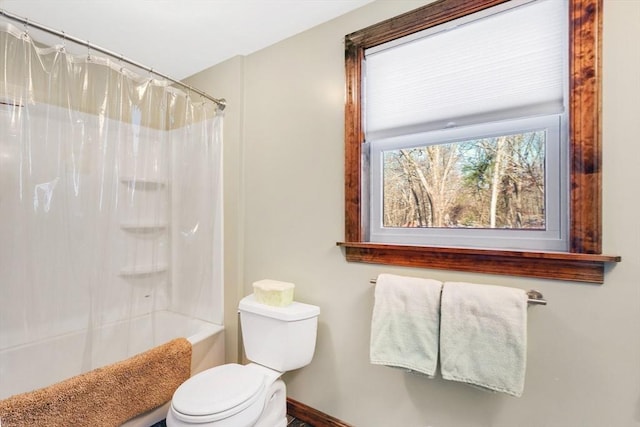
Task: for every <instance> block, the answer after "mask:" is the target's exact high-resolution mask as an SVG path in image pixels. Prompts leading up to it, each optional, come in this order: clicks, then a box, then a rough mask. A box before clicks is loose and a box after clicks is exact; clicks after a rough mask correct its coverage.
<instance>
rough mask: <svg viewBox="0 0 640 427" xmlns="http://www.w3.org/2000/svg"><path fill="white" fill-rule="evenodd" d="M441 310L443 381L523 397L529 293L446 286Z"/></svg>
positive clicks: (472, 286) (452, 283)
mask: <svg viewBox="0 0 640 427" xmlns="http://www.w3.org/2000/svg"><path fill="white" fill-rule="evenodd" d="M441 310H442V314H441V329H440V363H441V364H442V366H441V370H442V377H443V378H444V379H447V380H454V381H461V382H465V383H469V384H473V385H476V386H479V387H482V388H486V389H489V390H492V391H499V392H503V393H506V394H509V395H512V396H516V397H520V396H521V395H522V391H523V389H524V377H525V368H526V362H527V294H526V293H525V292H524V291H523V290H520V289H513V288H505V287H501V286H489V285H477V284H472V283H454V282H446V283H445V284H444V287H443V289H442V308H441Z"/></svg>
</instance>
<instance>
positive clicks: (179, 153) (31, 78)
mask: <svg viewBox="0 0 640 427" xmlns="http://www.w3.org/2000/svg"><path fill="white" fill-rule="evenodd" d="M32 32H33V31H29V32H25V31H23V30H18V29H17V28H16V27H14V26H12V25H11V24H8V23H1V22H0V395H1V388H2V387H3V381H2V373H3V372H7V371H10V370H11V369H13V367H12V366H11V363H15V362H13V361H12V360H8V359H6V358H3V354H4V353H3V350H5V349H10V348H15V347H18V346H25V345H27V344H29V343H33V342H36V341H43V340H49V339H51V338H54V337H64V336H67V335H68V334H77V333H81V334H82V337H83V345H82V348H81V352H82V355H81V357H80V359H79V360H81V364H82V366H81V367H79V369H80V370H81V371H83V372H84V371H87V370H90V369H93V368H96V367H98V366H100V365H101V364H102V363H103V361H104V360H103V359H104V358H103V355H104V353H105V352H113V351H117V352H120V353H121V354H122V357H128V356H131V355H132V354H134V353H136V352H137V351H139V349H137V348H136V347H137V340H138V339H137V338H132V337H135V335H134V334H135V333H136V331H134V330H133V327H129V326H127V325H128V324H129V323H128V322H131V321H132V320H133V319H138V320H139V319H148V320H145V321H146V322H152V323H151V324H150V328H151V330H153V328H154V327H155V326H154V324H153V319H154V314H155V313H158V312H160V311H162V310H170V311H174V312H177V313H181V314H185V315H188V316H191V317H198V318H200V319H204V320H209V321H212V322H214V323H222V308H221V307H222V302H221V299H222V283H221V282H222V274H221V269H222V254H221V245H222V237H221V212H222V209H221V202H222V198H221V182H220V179H221V173H220V171H221V144H222V141H221V132H222V114H221V111H219V109H218V107H217V106H216V105H215V104H213V103H212V102H208V101H207V102H196V100H192V99H191V97H190V94H188V93H185V92H183V91H181V90H179V89H177V88H175V87H172V86H170V85H169V84H168V83H167V82H165V81H163V80H158V79H155V78H154V77H153V76H152V75H150V74H149V73H146V74H145V73H137V72H136V71H135V70H130V69H127V68H125V67H124V66H123V64H122V63H120V62H119V61H118V60H112V59H107V58H104V57H98V56H95V55H92V54H91V52H86V48H85V52H84V53H83V54H77V53H71V52H69V50H68V48H67V47H66V46H64V44H61V45H56V46H47V45H45V44H43V43H42V42H39V41H37V40H34V38H35V37H34V36H32V35H31V33H32ZM60 43H63V41H60ZM111 325H119V326H124V329H125V330H127V331H128V334H129V336H130V337H129V339H127V340H120V339H119V340H118V341H114V340H113V337H110V336H109V333H110V332H109V331H110V329H109V326H111ZM120 329H123V328H122V327H121V328H120ZM159 344H161V343H156V345H159ZM66 351H68V350H66V349H63V348H60V352H59V354H58V353H56V352H55V351H54V352H53V353H52V354H46V355H41V356H40V360H41V362H42V363H38V364H35V366H32V369H34V370H36V375H37V370H38V369H42V370H43V373H44V371H49V370H51V369H55V366H56V363H63V362H64V360H66V359H68V358H69V357H70V355H69V354H66V353H65V352H66Z"/></svg>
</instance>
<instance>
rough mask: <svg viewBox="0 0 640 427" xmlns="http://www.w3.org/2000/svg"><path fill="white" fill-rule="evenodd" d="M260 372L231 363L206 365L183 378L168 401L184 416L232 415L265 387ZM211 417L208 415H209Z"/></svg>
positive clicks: (244, 406)
mask: <svg viewBox="0 0 640 427" xmlns="http://www.w3.org/2000/svg"><path fill="white" fill-rule="evenodd" d="M264 381H265V377H264V375H262V374H261V373H260V372H257V371H255V370H252V369H246V368H245V367H244V366H242V365H238V364H235V363H230V364H227V365H221V366H216V367H215V368H211V369H207V370H206V371H203V372H201V373H199V374H197V375H195V376H193V377H191V378H190V379H188V380H187V381H185V382H184V383H183V384H182V385H181V386H180V387H178V389H177V390H176V392H175V393H174V395H173V399H172V401H171V405H172V406H173V408H174V409H175V410H176V411H178V412H180V413H181V414H184V415H187V416H197V417H200V416H211V415H215V414H221V415H222V413H224V417H228V416H231V415H233V414H235V413H237V412H240V411H241V410H243V409H245V408H246V407H248V406H249V405H251V404H252V403H253V402H254V401H255V400H256V399H257V398H258V397H259V396H260V394H261V392H262V390H263V389H264ZM208 418H210V417H208Z"/></svg>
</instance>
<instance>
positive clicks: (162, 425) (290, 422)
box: [150, 415, 313, 427]
mask: <svg viewBox="0 0 640 427" xmlns="http://www.w3.org/2000/svg"><path fill="white" fill-rule="evenodd" d="M150 427H167V423H166V422H165V421H164V420H162V421H160V422H159V423H155V424H154V425H152V426H150ZM287 427H313V426H312V425H311V424H307V423H303V422H302V421H300V420H297V419H295V418H293V417H292V416H290V415H287Z"/></svg>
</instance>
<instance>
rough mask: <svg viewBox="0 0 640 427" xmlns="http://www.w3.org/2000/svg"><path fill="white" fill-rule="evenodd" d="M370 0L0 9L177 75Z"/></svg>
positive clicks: (39, 3)
mask: <svg viewBox="0 0 640 427" xmlns="http://www.w3.org/2000/svg"><path fill="white" fill-rule="evenodd" d="M371 1H373V0H0V9H4V10H6V11H7V12H9V13H11V14H14V15H18V16H20V17H24V18H28V19H29V20H30V21H32V22H37V23H39V24H44V25H46V26H48V27H50V28H53V29H55V30H59V31H64V32H65V33H66V34H69V35H70V36H73V37H76V38H78V39H81V40H86V41H89V42H90V43H91V44H94V45H98V46H100V47H103V48H105V49H108V50H110V51H112V52H114V53H117V54H119V55H123V56H124V57H126V58H129V59H132V60H134V61H136V62H138V63H141V64H144V65H146V66H147V67H151V68H153V69H155V70H158V71H159V72H161V73H163V74H166V75H168V76H171V77H173V78H176V79H182V78H185V77H188V76H190V75H192V74H194V73H196V72H198V71H201V70H203V69H205V68H208V67H210V66H212V65H215V64H218V63H220V62H222V61H224V60H226V59H229V58H232V57H234V56H236V55H248V54H250V53H252V52H255V51H257V50H260V49H262V48H264V47H267V46H269V45H272V44H274V43H276V42H278V41H280V40H284V39H286V38H288V37H290V36H292V35H295V34H297V33H300V32H302V31H304V30H307V29H309V28H311V27H314V26H316V25H318V24H321V23H323V22H326V21H329V20H331V19H333V18H335V17H337V16H340V15H342V14H345V13H347V12H349V11H351V10H353V9H356V8H358V7H360V6H363V5H364V4H366V3H369V2H371ZM3 20H5V18H4V17H2V16H0V22H1V21H3ZM15 25H22V24H15ZM32 34H35V33H34V32H32ZM36 37H37V36H35V35H34V38H36ZM51 43H55V42H54V41H52V42H51Z"/></svg>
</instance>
